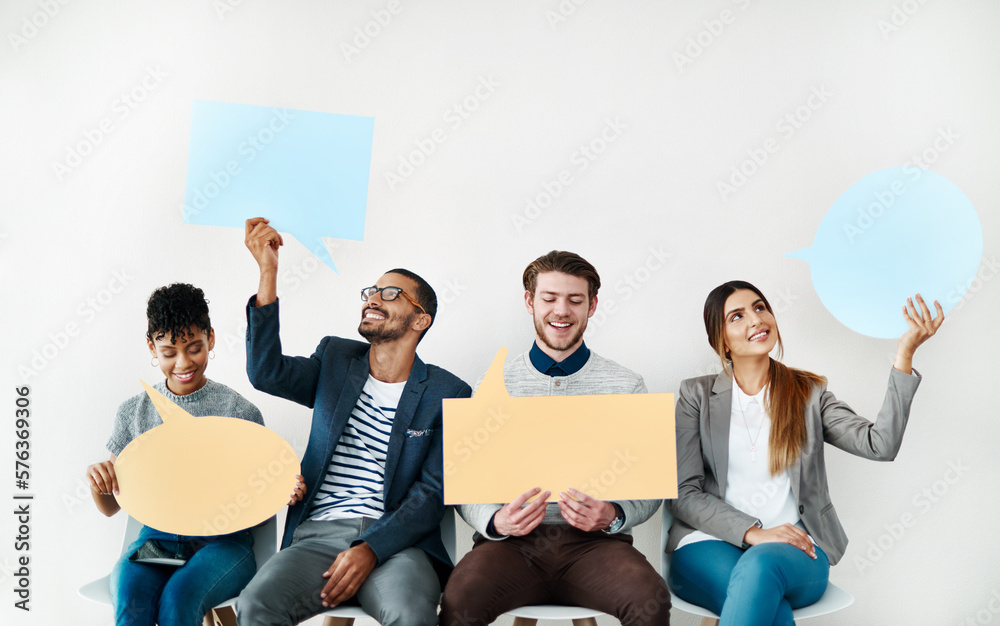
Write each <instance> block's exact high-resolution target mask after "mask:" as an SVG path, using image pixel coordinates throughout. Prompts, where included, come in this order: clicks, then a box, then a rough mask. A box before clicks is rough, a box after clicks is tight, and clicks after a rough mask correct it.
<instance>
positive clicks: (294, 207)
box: [184, 100, 375, 271]
mask: <svg viewBox="0 0 1000 626" xmlns="http://www.w3.org/2000/svg"><path fill="white" fill-rule="evenodd" d="M374 128H375V119H374V118H371V117H363V116H358V115H340V114H336V113H324V112H320V111H303V110H298V109H284V108H273V107H265V106H255V105H251V104H235V103H230V102H211V101H207V100H195V101H194V103H193V104H192V107H191V139H190V143H189V147H188V166H187V180H186V183H185V192H184V223H186V224H199V225H204V226H231V227H235V228H240V229H242V228H243V223H244V221H245V220H246V219H247V218H250V217H256V216H263V217H267V218H268V219H269V220H270V224H271V226H273V227H274V228H275V230H278V231H279V232H283V233H288V234H291V235H292V236H293V237H294V238H295V239H297V240H298V241H299V242H300V243H301V244H302V245H304V246H306V247H307V248H308V249H309V250H310V251H311V252H312V253H313V254H314V255H316V257H317V258H318V259H319V260H320V261H322V262H323V263H326V264H327V265H328V266H329V267H330V269H332V270H334V271H336V267H335V266H334V262H333V259H332V258H331V257H330V253H329V251H328V250H327V247H326V244H325V243H324V241H323V237H324V236H326V237H333V238H337V239H350V240H354V241H361V240H362V239H363V238H364V229H365V209H366V205H367V201H368V174H369V169H370V164H371V157H372V138H373V137H374Z"/></svg>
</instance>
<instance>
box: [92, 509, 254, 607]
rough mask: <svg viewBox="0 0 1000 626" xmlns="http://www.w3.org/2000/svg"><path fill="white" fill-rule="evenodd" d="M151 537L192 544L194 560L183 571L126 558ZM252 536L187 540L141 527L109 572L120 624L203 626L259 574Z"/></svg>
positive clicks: (236, 535) (182, 567)
mask: <svg viewBox="0 0 1000 626" xmlns="http://www.w3.org/2000/svg"><path fill="white" fill-rule="evenodd" d="M147 539H163V540H168V541H190V542H191V543H192V544H193V546H194V547H195V548H196V550H197V551H196V552H195V553H194V556H192V557H191V558H190V559H188V562H187V563H185V564H184V565H182V566H181V567H170V566H164V565H149V564H146V563H134V562H132V561H129V560H128V557H129V555H131V554H132V553H133V552H135V550H136V549H137V548H138V547H139V546H141V545H142V544H143V543H145V542H146V540H147ZM252 546H253V535H252V534H251V533H250V531H249V530H242V531H239V532H235V533H232V534H229V535H220V536H218V537H186V536H184V535H172V534H169V533H164V532H160V531H158V530H155V529H153V528H150V527H148V526H143V528H142V530H141V531H139V537H138V539H136V540H135V541H134V542H133V543H132V544H131V545H130V546H129V547H128V549H126V550H125V552H124V553H122V557H121V558H120V559H119V560H118V563H116V564H115V568H114V570H112V572H111V600H112V602H113V603H114V608H115V624H116V625H117V626H153V625H154V624H159V625H160V626H201V623H202V618H204V616H205V613H207V612H208V610H209V609H211V608H212V607H213V606H215V605H217V604H219V603H220V602H225V601H226V600H229V599H230V598H234V597H236V596H237V595H239V593H240V591H241V590H242V589H243V587H245V586H246V584H247V583H248V582H250V579H251V578H253V575H254V573H256V571H257V564H256V560H255V559H254V555H253V549H252Z"/></svg>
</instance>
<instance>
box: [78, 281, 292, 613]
mask: <svg viewBox="0 0 1000 626" xmlns="http://www.w3.org/2000/svg"><path fill="white" fill-rule="evenodd" d="M146 317H147V319H148V329H147V332H146V343H147V345H148V347H149V352H150V354H151V355H152V359H151V361H150V364H151V365H153V366H154V367H156V366H158V367H159V368H160V371H161V372H162V373H163V375H164V376H165V377H166V379H165V380H164V381H163V382H160V383H157V384H156V385H154V387H155V388H156V389H157V390H158V391H159V392H160V393H162V394H163V395H165V396H166V397H167V398H169V399H170V400H171V401H173V402H174V403H176V404H177V405H179V406H180V407H181V408H183V409H184V410H185V411H187V412H188V413H190V414H191V415H193V416H195V417H198V416H210V415H218V416H223V417H236V418H240V419H245V420H249V421H251V422H254V423H257V424H263V423H264V420H263V419H262V417H261V414H260V411H258V410H257V407H255V406H254V405H253V404H251V403H250V402H249V401H247V400H246V399H244V398H243V397H242V396H241V395H240V394H238V393H236V392H235V391H233V390H232V389H230V388H229V387H227V386H225V385H223V384H220V383H217V382H214V381H212V380H209V379H208V378H206V377H205V369H206V367H207V366H208V360H209V358H211V356H214V355H213V353H212V348H213V347H214V345H215V331H214V330H213V329H212V324H211V321H210V320H209V316H208V301H207V300H205V294H204V292H202V290H201V289H198V288H197V287H193V286H191V285H188V284H183V283H175V284H173V285H169V286H167V287H161V288H159V289H157V290H156V291H154V292H153V294H152V295H151V296H150V297H149V301H148V303H147V308H146ZM161 423H162V420H161V419H160V416H159V414H158V413H157V412H156V409H155V408H154V407H153V403H152V401H151V400H150V399H149V397H148V396H147V395H146V394H145V393H140V394H138V395H136V396H133V397H131V398H129V399H128V400H126V401H125V402H123V403H122V404H121V406H119V407H118V414H117V416H116V417H115V424H114V428H113V429H112V432H111V437H110V439H108V443H107V448H108V450H109V451H110V452H111V458H110V459H108V460H107V461H103V462H101V463H95V464H93V465H91V466H89V467H88V468H87V477H88V480H89V482H90V488H91V495H92V496H93V498H94V503H95V504H96V505H97V508H98V510H99V511H101V513H104V514H105V515H107V516H108V517H110V516H112V515H114V514H115V513H117V512H118V511H119V509H120V508H121V507H120V506H119V505H118V501H117V500H116V499H115V496H116V495H117V494H118V481H117V478H116V476H115V459H116V457H117V456H118V455H119V454H121V451H122V450H123V449H124V448H125V446H127V445H128V444H129V442H130V441H132V440H133V439H135V438H136V437H138V436H139V435H141V434H142V433H144V432H146V431H147V430H149V429H151V428H153V427H155V426H158V425H160V424H161ZM293 497H294V496H293ZM147 542H158V543H157V544H156V545H159V546H167V547H168V549H170V550H176V551H177V553H182V554H184V555H185V557H186V558H187V560H186V562H184V563H183V564H182V565H180V566H179V567H177V566H168V565H152V564H149V563H142V562H136V561H135V560H134V558H133V559H130V557H132V556H133V554H135V553H136V551H137V550H139V549H140V548H142V547H143V546H145V545H146V544H147ZM252 546H253V537H252V535H251V533H250V531H249V530H241V531H238V532H234V533H230V534H228V535H218V536H213V537H189V536H183V535H175V534H170V533H165V532H161V531H159V530H156V529H154V528H150V527H149V526H144V527H143V528H142V530H141V531H140V533H139V537H138V539H136V541H135V542H134V543H133V544H132V545H130V546H129V547H128V548H127V549H126V550H125V552H124V553H123V554H122V557H121V559H119V561H118V562H117V564H116V565H115V567H114V570H113V571H112V574H111V597H112V602H113V604H114V610H115V624H117V625H119V626H122V625H125V624H128V625H130V626H139V625H149V626H152V625H153V624H159V625H160V626H198V625H200V624H201V623H202V619H203V617H204V615H205V613H207V612H208V611H209V610H210V609H211V608H212V607H213V606H215V605H217V604H219V603H220V602H224V601H225V600H228V599H230V598H232V597H234V596H236V595H238V594H239V592H240V591H241V590H242V589H243V587H245V586H246V584H247V583H248V582H249V581H250V579H251V578H252V577H253V575H254V573H255V572H256V570H257V568H256V563H255V560H254V555H253V550H252Z"/></svg>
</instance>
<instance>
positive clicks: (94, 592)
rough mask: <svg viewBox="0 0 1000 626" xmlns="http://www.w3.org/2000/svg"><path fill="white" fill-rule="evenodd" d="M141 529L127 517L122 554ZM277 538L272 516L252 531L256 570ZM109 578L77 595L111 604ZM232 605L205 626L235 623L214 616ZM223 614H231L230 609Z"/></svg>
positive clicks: (212, 613)
mask: <svg viewBox="0 0 1000 626" xmlns="http://www.w3.org/2000/svg"><path fill="white" fill-rule="evenodd" d="M141 529H142V524H141V523H140V522H138V521H137V520H136V519H135V518H133V517H132V516H129V517H128V521H127V522H126V524H125V536H124V537H123V538H122V553H124V552H125V549H126V548H128V546H129V544H131V543H132V542H133V541H135V540H136V538H137V537H138V536H139V531H140V530H141ZM277 536H278V521H277V519H275V518H274V517H273V516H272V517H271V518H270V519H269V520H267V521H266V522H264V523H263V524H261V525H260V526H257V527H255V528H254V529H253V555H254V558H255V559H256V560H257V569H258V570H259V569H260V566H261V565H263V564H264V562H265V561H267V560H268V559H269V558H271V556H272V555H273V554H274V551H275V548H276V546H277ZM110 578H111V574H110V573H109V574H108V575H107V576H104V577H102V578H98V579H97V580H94V581H91V582H89V583H87V584H85V585H84V586H82V587H80V589H79V594H80V595H81V596H83V597H84V598H86V599H88V600H92V601H94V602H98V603H100V604H111V585H110ZM234 604H236V598H230V599H229V600H226V601H225V602H223V603H221V604H219V605H218V606H216V607H215V608H213V609H212V610H211V611H210V612H209V614H208V615H206V616H205V621H204V624H205V626H228V624H233V623H235V622H234V621H232V618H231V617H229V616H227V615H223V614H221V612H220V614H219V615H216V614H215V613H216V610H217V609H222V608H225V607H230V606H232V605H234ZM225 613H226V614H229V613H231V609H230V610H229V611H226V612H225Z"/></svg>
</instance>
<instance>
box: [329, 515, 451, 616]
mask: <svg viewBox="0 0 1000 626" xmlns="http://www.w3.org/2000/svg"><path fill="white" fill-rule="evenodd" d="M441 541H442V543H444V549H445V550H447V551H448V556H449V557H451V562H452V563H455V562H456V561H457V558H456V556H455V552H456V548H457V544H458V540H457V539H456V537H455V512H454V507H450V506H449V507H445V510H444V517H443V518H441ZM322 615H323V616H325V617H324V619H323V626H353V624H354V620H355V619H357V618H359V617H371V616H370V615H368V614H367V613H365V612H364V610H362V609H361V607H358V606H344V607H340V606H338V607H334V608H332V609H330V610H329V611H325V612H323V613H322Z"/></svg>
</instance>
